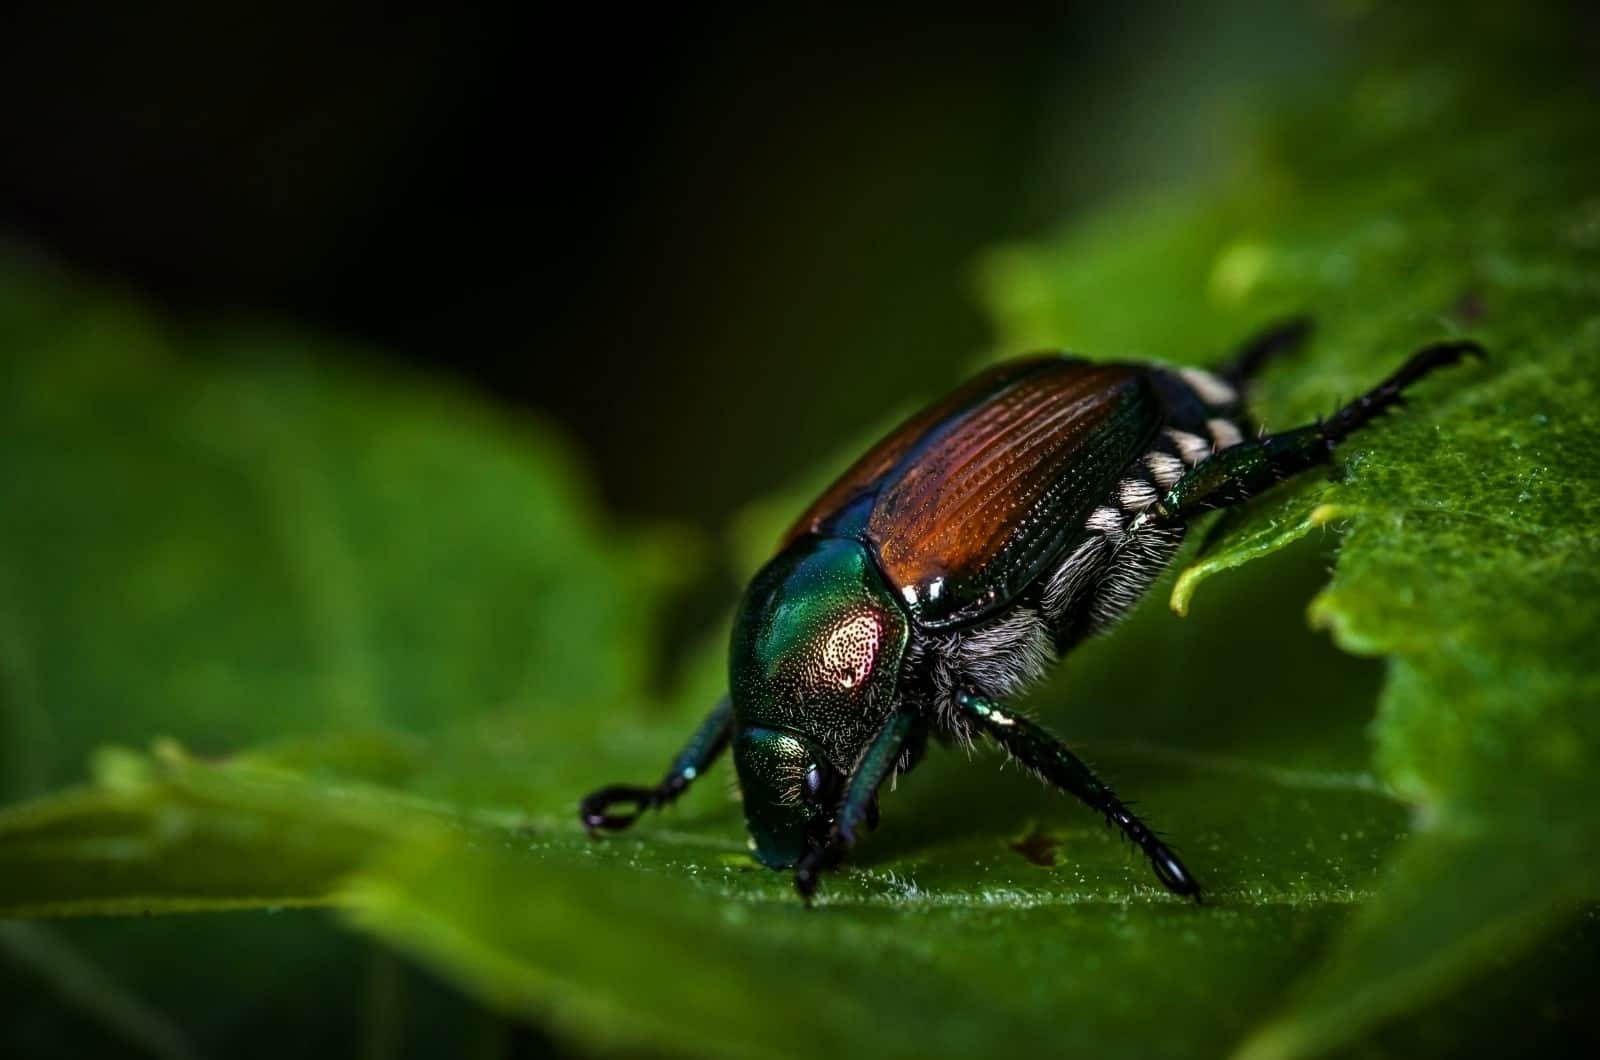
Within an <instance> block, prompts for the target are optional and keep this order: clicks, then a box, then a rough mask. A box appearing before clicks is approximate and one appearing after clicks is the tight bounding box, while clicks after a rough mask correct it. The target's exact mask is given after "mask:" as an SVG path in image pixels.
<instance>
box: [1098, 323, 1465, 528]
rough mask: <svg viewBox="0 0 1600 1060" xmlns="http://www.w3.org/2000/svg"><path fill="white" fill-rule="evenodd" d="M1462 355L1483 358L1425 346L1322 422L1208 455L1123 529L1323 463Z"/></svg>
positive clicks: (1174, 517) (1215, 502)
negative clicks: (1415, 387) (1407, 393)
mask: <svg viewBox="0 0 1600 1060" xmlns="http://www.w3.org/2000/svg"><path fill="white" fill-rule="evenodd" d="M1466 356H1473V357H1482V356H1484V352H1483V347H1482V346H1479V345H1478V344H1477V343H1476V342H1470V341H1459V342H1437V343H1434V344H1433V345H1431V346H1425V347H1423V348H1422V349H1420V350H1418V351H1417V352H1416V353H1414V354H1412V355H1411V357H1410V358H1409V359H1408V360H1407V361H1406V363H1405V364H1403V365H1401V366H1400V369H1399V371H1397V372H1395V373H1394V374H1393V375H1391V376H1390V377H1389V378H1388V379H1385V380H1384V381H1383V382H1382V383H1379V384H1378V385H1377V386H1375V387H1373V388H1372V389H1371V390H1369V391H1367V392H1366V393H1365V394H1363V395H1361V396H1360V397H1358V398H1356V399H1355V400H1354V401H1352V402H1350V403H1349V404H1347V405H1345V406H1344V407H1343V408H1341V409H1339V411H1338V412H1335V413H1334V414H1333V415H1332V416H1330V417H1329V418H1328V419H1327V420H1326V421H1324V422H1319V423H1312V424H1308V425H1306V426H1304V427H1298V428H1296V429H1294V430H1292V431H1284V432H1282V433H1280V434H1269V435H1266V436H1264V437H1261V438H1257V439H1256V440H1255V441H1252V442H1243V443H1241V444H1239V445H1233V446H1229V447H1228V448H1226V449H1223V450H1221V451H1220V452H1216V453H1213V454H1212V455H1211V456H1209V457H1207V458H1206V459H1204V460H1202V461H1201V462H1200V463H1199V464H1198V465H1197V466H1196V467H1195V468H1194V469H1193V470H1191V471H1190V472H1189V473H1188V474H1186V475H1184V476H1183V477H1182V478H1181V479H1179V480H1178V481H1177V482H1176V483H1174V484H1173V486H1172V489H1171V490H1170V491H1168V493H1167V495H1166V496H1165V497H1162V498H1161V499H1160V500H1159V501H1157V502H1156V503H1155V504H1153V505H1151V506H1150V507H1149V508H1146V509H1145V510H1144V511H1143V512H1141V513H1140V514H1139V515H1138V516H1137V517H1136V518H1135V519H1134V520H1133V522H1132V523H1130V524H1129V526H1128V531H1127V532H1128V533H1129V534H1130V535H1131V534H1133V533H1135V532H1137V531H1138V530H1139V529H1140V528H1141V527H1143V526H1145V525H1148V524H1150V523H1182V522H1183V521H1185V520H1186V519H1188V518H1190V517H1191V516H1194V515H1198V514H1199V513H1201V512H1204V511H1209V510H1211V509H1213V508H1226V507H1229V506H1230V505H1234V504H1238V503H1240V502H1242V501H1244V500H1247V499H1248V498H1250V497H1253V496H1254V495H1255V494H1257V493H1260V492H1261V491H1262V490H1264V489H1267V488H1268V487H1270V486H1272V485H1274V484H1275V483H1277V482H1279V481H1281V480H1283V479H1285V478H1288V477H1289V476H1290V475H1294V474H1297V473H1299V472H1301V471H1304V470H1306V469H1307V468H1311V467H1315V466H1316V465H1318V464H1325V463H1327V462H1328V460H1329V459H1330V458H1331V457H1332V455H1333V449H1334V447H1335V446H1337V445H1338V444H1339V443H1340V442H1342V441H1344V440H1345V439H1346V438H1348V437H1349V436H1350V435H1351V434H1352V433H1354V432H1355V431H1357V430H1359V429H1360V428H1362V427H1364V426H1366V425H1367V424H1368V423H1370V422H1371V421H1372V420H1374V419H1376V418H1377V417H1378V416H1380V415H1382V414H1383V413H1384V412H1385V411H1387V410H1388V409H1390V408H1393V407H1394V406H1396V405H1401V404H1404V403H1405V402H1404V398H1403V396H1402V395H1403V393H1404V391H1405V389H1406V388H1407V387H1409V386H1411V385H1412V384H1413V383H1415V382H1417V381H1418V380H1419V379H1422V378H1423V377H1424V376H1426V375H1428V374H1429V373H1430V372H1433V371H1434V370H1435V369H1438V368H1443V367H1445V366H1447V365H1452V364H1455V363H1457V362H1458V361H1460V360H1461V358H1463V357H1466Z"/></svg>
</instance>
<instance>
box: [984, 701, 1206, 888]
mask: <svg viewBox="0 0 1600 1060" xmlns="http://www.w3.org/2000/svg"><path fill="white" fill-rule="evenodd" d="M956 705H957V706H958V707H960V708H961V711H962V713H963V714H965V715H966V717H967V718H968V719H969V720H970V721H972V722H973V723H974V724H976V725H977V727H978V728H979V729H981V730H982V731H983V732H985V733H986V734H988V735H989V736H990V737H992V738H993V739H994V740H995V741H996V742H997V743H999V744H1000V746H1001V747H1004V748H1005V749H1006V750H1007V751H1009V752H1011V754H1013V755H1014V756H1016V758H1017V759H1018V760H1020V761H1021V762H1022V763H1023V764H1024V765H1026V766H1027V767H1028V768H1030V769H1034V770H1037V771H1038V772H1039V774H1040V775H1041V776H1043V777H1044V778H1045V780H1047V781H1049V782H1050V783H1052V784H1054V785H1055V786H1056V787H1058V788H1061V789H1062V790H1063V791H1065V792H1067V793H1068V794H1070V795H1075V796H1077V797H1078V798H1079V799H1082V800H1083V801H1084V802H1085V803H1087V804H1088V805H1089V806H1090V807H1091V808H1092V809H1095V810H1098V811H1099V812H1100V813H1102V814H1104V815H1105V818H1106V820H1107V821H1109V822H1110V823H1112V824H1114V825H1116V826H1117V827H1118V828H1120V829H1122V834H1123V835H1125V836H1127V837H1128V838H1129V839H1131V840H1132V841H1133V843H1134V845H1135V846H1137V847H1138V848H1139V849H1140V850H1142V851H1144V854H1145V856H1146V857H1148V858H1149V859H1150V865H1151V867H1152V868H1154V869H1155V872H1156V878H1157V879H1159V880H1160V881H1161V882H1162V883H1163V884H1165V885H1166V888H1167V889H1168V890H1169V891H1171V892H1172V893H1174V894H1179V895H1182V896H1184V897H1185V898H1193V899H1194V900H1195V901H1197V902H1198V901H1199V900H1200V885H1199V884H1198V883H1196V882H1195V879H1194V877H1193V876H1191V875H1190V874H1189V870H1188V869H1186V868H1184V867H1183V862H1181V861H1179V860H1178V855H1176V854H1174V853H1173V852H1172V849H1171V848H1170V847H1168V846H1167V845H1166V844H1165V843H1163V842H1162V841H1161V839H1160V837H1159V836H1157V835H1156V834H1155V833H1154V832H1152V831H1151V830H1150V828H1149V826H1148V825H1146V824H1145V823H1144V822H1143V821H1141V820H1139V818H1138V817H1136V816H1134V814H1133V811H1131V810H1129V809H1128V808H1127V807H1126V806H1125V805H1123V803H1122V800H1121V799H1119V798H1117V793H1116V792H1114V791H1112V790H1111V787H1110V785H1108V784H1106V782H1105V781H1103V780H1101V779H1100V778H1099V777H1097V776H1095V775H1094V772H1093V771H1092V770H1091V769H1090V768H1089V767H1088V766H1087V765H1085V764H1084V762H1083V760H1082V759H1080V758H1079V757H1078V756H1077V755H1075V754H1073V753H1072V752H1071V751H1069V750H1068V749H1067V748H1066V746H1065V745H1064V744H1063V743H1062V742H1061V741H1060V740H1057V739H1056V738H1055V737H1054V736H1051V735H1050V734H1049V733H1048V732H1046V731H1045V730H1044V729H1042V728H1040V727H1039V726H1038V725H1035V724H1034V723H1033V722H1032V721H1029V720H1028V719H1027V718H1026V717H1023V716H1022V715H1021V714H1015V713H1013V712H1011V711H1009V710H1006V709H1005V708H1003V707H1001V706H1000V705H999V704H997V703H993V702H990V701H989V700H987V699H984V698H983V697H982V696H979V695H975V694H973V693H970V692H960V693H958V694H957V695H956Z"/></svg>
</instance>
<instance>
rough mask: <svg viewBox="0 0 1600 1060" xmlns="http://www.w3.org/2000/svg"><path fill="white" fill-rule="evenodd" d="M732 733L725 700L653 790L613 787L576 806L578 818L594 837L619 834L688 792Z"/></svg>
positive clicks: (729, 704) (729, 707) (730, 714)
mask: <svg viewBox="0 0 1600 1060" xmlns="http://www.w3.org/2000/svg"><path fill="white" fill-rule="evenodd" d="M732 733H733V704H732V702H731V701H730V700H729V699H728V697H726V696H724V697H722V700H721V701H720V702H719V703H718V704H717V705H716V706H715V707H714V708H712V710H711V713H710V714H708V715H706V720H705V721H703V722H701V723H700V727H699V728H698V729H696V730H695V732H694V735H693V736H691V737H690V738H689V742H688V744H686V745H685V746H684V748H683V750H682V751H679V752H678V757H676V758H674V759H673V760H672V765H671V767H670V768H669V769H668V770H667V775H666V776H665V777H663V778H662V780H661V783H659V784H657V785H656V786H655V787H653V788H652V787H645V786H643V785H639V784H613V785H611V786H609V787H604V788H601V789H600V790H599V791H595V792H591V793H590V794H588V795H586V796H585V797H584V799H583V801H582V802H580V803H579V804H578V819H579V820H581V821H582V822H583V826H584V827H585V828H587V829H588V830H589V834H590V835H594V834H595V832H597V831H598V830H600V829H602V828H603V829H606V830H607V831H619V830H621V829H623V828H626V827H628V826H629V825H631V824H632V823H633V822H634V821H636V820H638V819H639V815H640V814H642V813H644V811H646V810H654V809H658V808H660V807H662V806H665V805H667V803H669V802H671V801H672V800H674V799H676V798H677V797H678V796H679V795H682V794H683V793H684V792H685V791H687V790H688V789H689V785H690V784H692V783H694V781H695V778H696V777H698V776H700V774H702V773H704V772H705V771H706V770H707V769H709V768H710V767H711V763H713V762H715V761H716V760H717V756H718V755H720V754H721V753H722V751H723V749H724V748H726V747H727V746H728V738H729V736H730V735H732ZM627 803H631V804H632V805H633V809H632V810H631V811H629V812H627V813H609V812H607V811H609V810H610V809H611V808H612V807H613V806H616V805H618V804H627Z"/></svg>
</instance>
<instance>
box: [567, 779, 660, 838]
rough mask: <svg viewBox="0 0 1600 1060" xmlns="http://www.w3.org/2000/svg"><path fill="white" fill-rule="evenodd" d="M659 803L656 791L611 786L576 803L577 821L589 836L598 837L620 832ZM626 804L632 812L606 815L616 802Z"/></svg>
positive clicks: (636, 787) (627, 786) (630, 785)
mask: <svg viewBox="0 0 1600 1060" xmlns="http://www.w3.org/2000/svg"><path fill="white" fill-rule="evenodd" d="M659 801H660V798H659V792H658V791H657V789H655V788H643V787H639V786H637V785H633V784H613V785H612V786H610V787H608V788H601V789H600V790H599V791H595V792H591V793H590V794H589V795H587V796H585V797H584V799H583V801H582V802H580V803H578V820H579V821H581V822H582V823H583V828H584V831H586V832H588V833H589V835H590V836H591V837H593V836H597V835H599V834H600V832H601V831H607V832H620V831H622V830H623V829H624V828H627V827H628V826H629V825H631V824H633V822H635V821H637V820H638V819H639V817H640V816H641V815H642V814H643V813H644V812H645V811H646V810H649V809H653V808H654V807H655V806H656V805H657V804H658V802H659ZM628 802H631V803H633V804H634V809H633V812H631V813H608V812H606V811H608V810H609V809H610V808H611V807H612V806H614V805H616V804H617V803H628Z"/></svg>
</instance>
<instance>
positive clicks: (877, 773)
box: [794, 707, 918, 901]
mask: <svg viewBox="0 0 1600 1060" xmlns="http://www.w3.org/2000/svg"><path fill="white" fill-rule="evenodd" d="M917 718H918V715H917V712H916V711H915V710H912V709H910V708H909V707H902V708H901V709H900V710H898V711H896V712H895V714H894V716H893V717H891V718H890V719H889V721H888V723H887V724H886V725H884V727H883V728H882V729H880V730H878V735H876V736H874V737H873V738H872V743H870V744H869V745H867V750H866V752H865V753H864V754H862V756H861V758H860V760H859V761H857V762H856V767H855V769H854V770H853V771H852V772H851V774H850V780H849V782H848V783H847V784H846V785H845V789H844V797H843V798H842V799H841V800H840V802H839V811H838V812H837V813H836V814H834V818H833V827H832V828H831V829H829V830H828V835H827V838H826V839H824V840H823V841H822V842H821V843H819V844H817V845H816V846H814V847H812V848H811V849H810V850H808V851H806V853H805V854H804V856H802V857H801V858H800V861H799V863H798V864H796V865H795V869H794V886H795V889H796V890H798V891H799V892H800V895H801V897H803V898H805V899H806V901H810V900H811V896H812V895H813V894H815V893H817V883H818V881H819V879H820V878H821V875H822V870H823V869H826V868H830V867H831V866H833V865H835V864H837V863H838V861H839V858H840V856H841V855H843V854H844V852H845V851H846V850H848V849H849V848H850V847H852V846H854V845H855V841H856V829H857V828H858V827H859V826H860V825H861V824H862V823H863V822H875V821H876V818H877V802H878V789H879V788H880V787H881V786H882V785H883V782H884V781H885V780H888V779H889V777H890V775H891V774H893V773H894V768H895V766H896V765H897V764H898V763H899V761H900V756H901V754H902V753H903V752H904V751H905V747H906V742H907V741H908V740H909V739H910V738H911V734H912V730H913V729H914V728H915V726H916V722H917Z"/></svg>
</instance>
